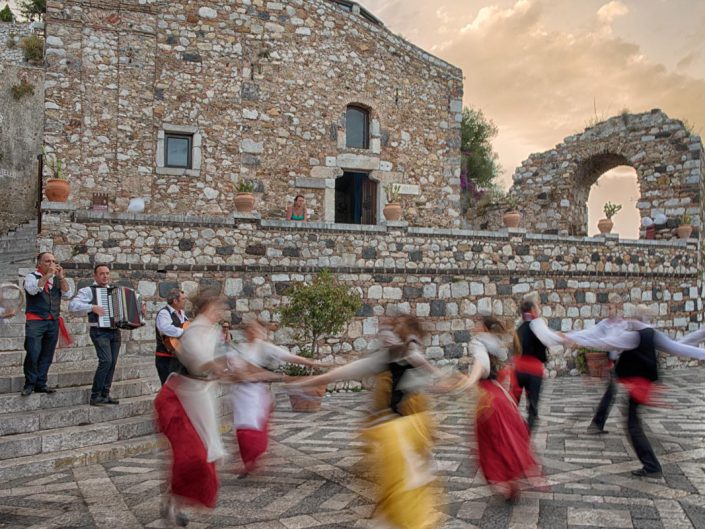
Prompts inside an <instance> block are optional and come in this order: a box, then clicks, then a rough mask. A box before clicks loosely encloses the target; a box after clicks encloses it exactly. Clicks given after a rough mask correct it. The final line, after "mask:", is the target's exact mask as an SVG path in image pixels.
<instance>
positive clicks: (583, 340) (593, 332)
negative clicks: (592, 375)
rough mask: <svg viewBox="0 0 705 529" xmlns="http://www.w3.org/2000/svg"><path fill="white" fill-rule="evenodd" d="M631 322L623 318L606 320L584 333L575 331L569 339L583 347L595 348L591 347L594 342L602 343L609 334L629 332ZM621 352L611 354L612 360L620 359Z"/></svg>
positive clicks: (583, 331)
mask: <svg viewBox="0 0 705 529" xmlns="http://www.w3.org/2000/svg"><path fill="white" fill-rule="evenodd" d="M628 328H629V322H628V321H627V320H624V319H622V318H606V319H604V320H602V321H600V322H599V323H598V324H597V325H595V326H594V327H591V328H589V329H585V330H582V331H573V332H569V333H568V338H569V339H570V340H572V341H574V342H575V343H577V344H578V345H580V346H582V347H593V346H592V345H590V344H591V343H593V341H594V340H597V341H598V342H599V341H601V340H602V339H603V338H604V337H605V336H606V335H608V334H619V333H620V332H624V331H626V330H628ZM619 353H620V351H619V350H614V351H610V352H609V358H610V360H616V359H617V358H618V357H619Z"/></svg>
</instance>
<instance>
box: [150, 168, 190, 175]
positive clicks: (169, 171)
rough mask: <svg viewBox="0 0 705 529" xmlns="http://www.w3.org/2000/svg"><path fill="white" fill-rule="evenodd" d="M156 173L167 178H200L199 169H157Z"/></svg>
mask: <svg viewBox="0 0 705 529" xmlns="http://www.w3.org/2000/svg"><path fill="white" fill-rule="evenodd" d="M155 172H156V173H157V174H159V175H167V176H199V175H200V174H201V171H200V170H199V169H182V168H180V167H156V168H155Z"/></svg>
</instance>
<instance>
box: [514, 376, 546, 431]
mask: <svg viewBox="0 0 705 529" xmlns="http://www.w3.org/2000/svg"><path fill="white" fill-rule="evenodd" d="M542 383H543V377H541V376H536V375H530V374H529V373H522V372H519V371H517V385H518V386H519V387H520V388H521V389H522V390H523V391H525V392H526V409H527V411H528V418H527V423H528V426H529V433H531V432H532V431H533V430H534V425H535V424H536V420H537V419H538V418H539V397H540V395H541V384H542Z"/></svg>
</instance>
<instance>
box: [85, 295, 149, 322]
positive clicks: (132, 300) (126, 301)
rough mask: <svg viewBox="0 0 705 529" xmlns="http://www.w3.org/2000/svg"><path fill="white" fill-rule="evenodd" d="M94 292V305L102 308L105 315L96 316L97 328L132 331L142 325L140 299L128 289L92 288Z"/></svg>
mask: <svg viewBox="0 0 705 529" xmlns="http://www.w3.org/2000/svg"><path fill="white" fill-rule="evenodd" d="M92 288H93V290H95V304H96V305H100V306H101V307H103V309H104V311H105V313H104V314H103V315H102V316H98V325H97V326H98V327H99V328H102V329H105V328H109V329H115V328H117V329H127V330H132V329H136V328H138V327H142V326H143V325H144V319H143V318H142V298H141V296H140V295H139V294H138V293H137V292H135V291H134V290H133V289H131V288H128V287H92Z"/></svg>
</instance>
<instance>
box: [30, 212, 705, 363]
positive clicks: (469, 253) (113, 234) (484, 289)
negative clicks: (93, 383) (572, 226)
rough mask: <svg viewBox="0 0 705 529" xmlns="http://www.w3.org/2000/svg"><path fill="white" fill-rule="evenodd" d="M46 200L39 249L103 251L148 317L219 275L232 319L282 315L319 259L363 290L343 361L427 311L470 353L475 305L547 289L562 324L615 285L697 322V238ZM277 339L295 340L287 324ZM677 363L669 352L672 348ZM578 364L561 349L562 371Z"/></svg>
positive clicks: (82, 256) (511, 305)
mask: <svg viewBox="0 0 705 529" xmlns="http://www.w3.org/2000/svg"><path fill="white" fill-rule="evenodd" d="M49 207H50V209H47V210H46V211H45V215H44V220H45V222H44V226H45V228H44V232H43V233H42V237H41V240H40V245H41V247H42V249H49V248H51V249H52V250H53V251H54V253H55V255H57V257H58V258H59V259H60V260H61V262H62V264H63V266H64V267H65V268H66V269H68V270H70V274H69V275H71V276H72V278H74V279H78V278H83V279H84V280H88V279H89V278H90V275H91V271H92V266H93V263H95V262H107V263H111V264H112V266H113V269H114V270H115V274H116V275H117V276H118V277H120V278H122V279H123V280H129V282H130V283H131V284H132V285H133V286H134V287H135V288H138V289H139V291H140V292H142V294H143V295H144V296H145V298H146V299H147V300H148V302H149V311H150V314H151V315H152V316H151V317H152V318H153V314H154V313H155V311H156V310H157V309H158V308H159V307H160V306H161V304H162V303H163V300H162V298H160V297H159V295H160V294H161V295H162V296H163V295H164V294H165V293H166V292H167V291H168V290H169V288H171V287H174V286H176V285H177V284H178V285H180V286H181V288H183V289H184V290H186V291H187V292H191V291H193V290H195V289H196V288H198V286H199V285H200V284H203V283H215V284H217V285H218V286H220V287H221V288H222V289H223V291H224V293H225V294H226V295H227V296H228V298H229V300H230V306H231V308H232V312H231V319H232V321H233V322H235V323H238V322H239V321H241V319H242V318H243V317H245V316H251V315H257V316H259V317H262V318H264V319H273V320H276V311H277V309H278V307H279V306H280V305H281V304H283V303H286V292H287V289H288V288H289V287H290V285H291V284H292V283H293V282H296V281H303V280H309V279H310V278H311V277H312V274H314V273H315V272H317V271H318V270H322V269H329V270H331V271H333V272H334V273H335V274H336V276H337V277H338V278H339V279H340V280H342V281H344V282H345V283H347V284H349V285H350V286H351V287H354V288H356V289H357V290H358V291H359V292H360V294H361V295H362V297H363V300H364V306H363V308H362V310H361V311H360V313H359V315H358V317H357V318H356V319H355V321H354V322H353V323H352V324H351V325H350V328H349V329H348V331H347V333H346V334H344V335H343V336H341V337H338V338H336V339H334V340H332V341H331V342H330V343H329V344H328V348H329V350H330V351H332V352H334V353H340V359H341V360H348V359H350V358H351V357H355V356H357V355H358V354H359V353H360V352H362V351H364V350H365V349H366V348H367V347H368V346H369V345H370V344H371V341H372V339H373V338H374V336H375V334H376V331H377V329H378V327H379V325H380V322H381V321H382V320H383V318H384V317H385V316H389V315H392V314H395V313H398V312H405V313H414V314H417V315H418V316H421V317H422V318H423V319H424V321H426V322H427V323H428V325H429V326H430V327H431V329H432V333H431V334H432V336H431V338H430V340H429V342H428V344H427V345H428V348H427V352H428V354H429V356H430V357H431V358H433V359H435V360H438V361H440V362H441V363H448V362H450V363H458V362H459V363H465V362H467V361H468V359H467V356H466V354H467V351H466V344H467V342H468V341H469V339H470V336H471V329H472V328H473V326H474V322H473V318H476V317H477V315H478V314H481V313H488V312H492V313H494V314H496V315H498V316H500V317H503V318H505V319H506V320H508V321H510V322H513V321H514V318H515V315H516V304H517V302H518V301H520V299H521V297H522V296H523V295H524V294H525V293H527V292H530V291H533V290H538V291H539V292H541V296H542V301H543V305H544V306H543V313H544V316H546V318H547V319H548V322H549V324H550V325H551V327H553V328H554V329H557V330H563V331H567V330H571V329H581V328H583V327H586V326H590V325H593V324H594V323H595V322H596V321H597V320H599V319H601V318H603V317H605V316H606V310H607V309H606V303H607V296H608V294H609V293H611V292H617V293H619V294H621V295H622V296H623V299H624V301H625V302H627V303H631V304H637V303H646V304H648V305H651V306H653V308H654V309H655V310H656V313H657V314H658V317H657V322H656V323H657V325H658V326H659V327H660V328H662V329H664V330H667V331H669V332H670V333H671V334H674V335H675V334H681V333H683V332H687V331H688V330H693V329H696V328H698V327H699V325H700V321H701V316H700V314H701V310H702V302H701V299H700V297H699V291H698V284H699V282H698V280H699V273H698V263H697V261H698V255H697V254H698V250H697V245H696V244H695V243H694V242H692V243H688V244H686V243H685V242H683V241H673V242H671V241H620V240H619V239H617V238H615V237H609V238H605V239H593V238H587V237H560V236H551V235H537V234H527V233H525V232H524V231H523V230H516V231H510V232H507V231H503V232H472V231H466V230H450V229H448V230H439V229H431V228H414V227H408V226H406V225H405V224H404V223H399V224H390V225H387V226H361V227H358V229H352V228H351V227H348V228H347V229H342V228H341V227H340V226H336V225H331V224H320V223H311V224H309V225H305V226H304V225H301V224H297V223H291V222H286V221H264V220H263V221H259V220H256V219H246V218H239V219H238V218H236V219H234V220H233V219H230V220H228V219H223V218H215V217H201V218H198V217H178V216H156V215H138V216H133V215H129V214H105V213H102V212H90V211H72V210H71V209H67V208H64V209H59V208H58V207H57V206H55V205H50V206H49ZM152 340H153V328H152V326H151V325H150V326H147V327H145V328H144V329H142V330H140V331H136V332H133V333H132V335H131V342H130V344H131V345H130V348H132V349H135V348H140V347H141V348H142V349H143V350H145V351H149V350H151V348H152V347H153V343H152ZM276 341H277V342H278V343H282V344H286V345H292V343H291V337H290V336H289V335H288V333H287V332H286V331H285V330H280V331H279V332H278V333H277V335H276ZM666 361H667V362H668V363H669V364H670V365H672V364H674V363H675V364H677V363H678V361H677V359H675V358H674V357H668V358H667V359H664V362H666ZM573 367H574V360H573V357H572V353H570V352H564V351H561V350H557V351H555V352H554V355H553V359H552V361H551V363H550V364H549V369H550V371H551V372H552V373H553V374H560V373H565V372H568V371H570V370H571V369H572V368H573Z"/></svg>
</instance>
